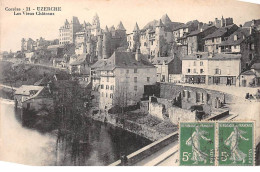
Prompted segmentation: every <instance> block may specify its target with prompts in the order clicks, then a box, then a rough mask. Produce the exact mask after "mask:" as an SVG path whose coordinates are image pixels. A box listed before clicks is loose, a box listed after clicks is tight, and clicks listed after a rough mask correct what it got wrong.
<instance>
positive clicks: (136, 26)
mask: <svg viewBox="0 0 260 172" xmlns="http://www.w3.org/2000/svg"><path fill="white" fill-rule="evenodd" d="M139 30H140V29H139V26H138V24H137V23H135V27H134V31H139Z"/></svg>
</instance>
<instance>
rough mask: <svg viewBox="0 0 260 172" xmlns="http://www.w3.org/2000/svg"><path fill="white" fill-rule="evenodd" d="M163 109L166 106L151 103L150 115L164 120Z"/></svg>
mask: <svg viewBox="0 0 260 172" xmlns="http://www.w3.org/2000/svg"><path fill="white" fill-rule="evenodd" d="M163 108H164V105H163V104H161V103H156V102H150V103H149V114H150V115H152V116H155V117H157V118H159V119H161V120H163Z"/></svg>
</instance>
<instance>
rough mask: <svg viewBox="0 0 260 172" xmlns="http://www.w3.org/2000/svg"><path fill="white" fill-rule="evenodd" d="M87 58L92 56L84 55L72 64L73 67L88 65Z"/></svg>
mask: <svg viewBox="0 0 260 172" xmlns="http://www.w3.org/2000/svg"><path fill="white" fill-rule="evenodd" d="M87 56H90V55H89V54H87V53H83V54H81V55H79V56H78V57H77V58H76V59H75V60H74V61H72V62H71V63H70V65H71V66H76V65H81V64H86V63H88V61H87Z"/></svg>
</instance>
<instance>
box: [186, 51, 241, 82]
mask: <svg viewBox="0 0 260 172" xmlns="http://www.w3.org/2000/svg"><path fill="white" fill-rule="evenodd" d="M240 72H241V55H239V54H223V53H218V54H215V55H213V56H212V55H209V54H208V53H207V52H203V53H195V54H190V55H187V56H185V57H184V58H183V59H182V74H183V75H184V77H185V82H186V83H191V84H209V85H212V84H214V85H237V84H238V82H237V77H238V76H239V74H240Z"/></svg>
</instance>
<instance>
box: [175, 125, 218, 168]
mask: <svg viewBox="0 0 260 172" xmlns="http://www.w3.org/2000/svg"><path fill="white" fill-rule="evenodd" d="M179 126H180V129H179V142H180V151H179V153H180V156H179V158H180V159H179V161H180V165H181V166H214V165H215V123H214V122H180V124H179Z"/></svg>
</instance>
